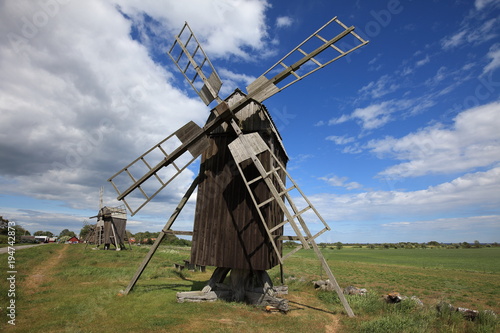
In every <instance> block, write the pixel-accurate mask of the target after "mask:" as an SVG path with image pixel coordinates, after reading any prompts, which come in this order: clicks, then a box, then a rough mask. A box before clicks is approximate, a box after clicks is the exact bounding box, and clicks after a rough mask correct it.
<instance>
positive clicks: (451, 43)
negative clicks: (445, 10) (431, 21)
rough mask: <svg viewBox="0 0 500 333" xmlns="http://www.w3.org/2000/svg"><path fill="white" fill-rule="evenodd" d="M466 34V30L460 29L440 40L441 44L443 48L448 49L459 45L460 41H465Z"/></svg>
mask: <svg viewBox="0 0 500 333" xmlns="http://www.w3.org/2000/svg"><path fill="white" fill-rule="evenodd" d="M466 34H467V31H466V30H462V31H459V32H457V33H455V34H454V35H452V36H451V37H447V38H443V39H442V40H441V46H442V47H443V48H444V49H449V48H452V47H456V46H458V45H460V44H462V43H464V42H465V37H466Z"/></svg>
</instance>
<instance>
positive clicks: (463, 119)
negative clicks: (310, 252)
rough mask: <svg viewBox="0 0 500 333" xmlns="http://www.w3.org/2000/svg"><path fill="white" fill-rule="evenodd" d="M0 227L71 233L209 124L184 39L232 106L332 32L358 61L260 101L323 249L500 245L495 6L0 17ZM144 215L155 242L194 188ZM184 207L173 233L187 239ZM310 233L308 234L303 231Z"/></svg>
mask: <svg viewBox="0 0 500 333" xmlns="http://www.w3.org/2000/svg"><path fill="white" fill-rule="evenodd" d="M0 6H1V10H0V43H1V47H0V91H1V97H0V161H1V162H0V215H2V216H4V217H5V218H7V219H9V220H14V221H16V222H17V223H19V224H20V225H22V226H23V227H25V228H26V229H28V230H30V231H31V232H34V231H37V230H50V231H52V232H54V233H59V232H60V231H61V230H63V229H66V228H68V229H70V230H73V231H75V232H78V231H79V230H80V229H81V227H82V225H83V223H84V221H87V220H88V217H89V216H93V215H95V212H96V210H97V207H98V195H99V188H100V187H101V186H104V187H105V198H104V201H105V204H108V205H111V206H114V205H118V204H119V203H118V202H117V201H116V199H115V198H116V195H115V192H114V190H113V189H112V187H111V186H110V185H109V183H107V181H106V180H107V179H108V178H109V177H110V176H112V175H113V174H114V173H115V172H117V171H119V170H120V169H121V168H122V167H123V166H125V165H126V164H128V163H129V162H131V161H132V160H134V159H135V158H136V157H137V156H139V155H140V154H141V153H143V152H144V151H146V150H147V149H149V148H150V147H152V146H153V145H154V144H156V143H157V142H159V141H160V140H162V139H163V138H164V137H166V136H167V135H169V134H171V133H172V132H174V131H175V130H176V129H177V128H179V127H181V126H182V125H184V124H185V123H186V122H188V121H190V120H193V121H195V122H196V123H198V124H199V125H203V124H204V122H205V120H206V118H207V117H208V114H209V108H207V107H206V106H205V105H204V104H203V103H202V102H201V101H200V100H199V98H198V96H197V95H196V94H195V93H193V92H192V91H191V88H190V87H189V86H188V85H187V83H186V82H185V81H184V79H183V77H182V76H181V75H180V74H178V73H177V71H176V68H175V67H174V66H173V64H172V63H171V60H170V59H169V58H168V56H167V55H166V54H165V51H166V50H167V49H168V48H169V46H170V45H171V43H172V41H173V38H172V37H173V36H174V35H175V34H176V33H177V32H178V31H179V30H180V28H181V27H182V25H183V23H184V21H188V22H189V23H190V25H191V27H192V29H193V30H194V32H195V33H196V35H197V37H198V39H199V40H200V42H201V43H202V45H203V46H204V49H205V51H206V52H207V54H208V56H209V57H210V59H211V60H212V62H213V64H214V66H215V68H216V69H217V71H218V73H219V75H220V76H221V78H222V80H223V82H224V84H223V87H222V90H221V96H222V97H225V96H227V95H228V94H230V93H231V92H232V91H233V90H234V89H235V88H240V89H243V90H244V88H245V87H246V86H247V85H248V84H249V83H251V82H252V81H253V80H254V79H255V78H257V77H258V76H259V75H261V74H262V73H263V72H265V71H266V70H267V69H268V68H269V67H270V66H271V65H273V64H274V63H275V62H276V61H277V60H278V59H279V58H281V57H282V56H283V55H285V54H286V53H288V51H290V50H291V49H292V48H293V47H295V46H296V45H297V44H298V43H300V42H301V41H302V40H303V39H304V38H306V37H307V36H309V35H310V34H311V33H312V32H314V31H315V30H317V29H318V28H319V27H320V26H322V25H323V24H324V23H325V22H326V21H328V20H329V19H330V18H332V17H333V16H338V18H339V19H340V20H341V21H342V22H344V23H345V24H346V25H348V26H350V25H354V26H355V27H356V32H357V33H358V34H360V35H361V36H362V37H364V38H366V39H368V40H370V43H369V44H368V45H367V46H364V47H362V48H361V49H360V50H359V51H357V52H355V53H353V54H351V55H349V56H348V57H346V58H344V59H341V60H339V61H337V62H334V63H333V64H331V65H329V66H328V67H326V68H324V69H322V70H320V71H318V72H317V73H314V74H313V75H311V76H309V77H307V78H306V79H304V80H302V81H300V82H298V83H296V84H294V85H292V86H291V87H289V88H287V89H285V90H284V91H283V92H281V93H279V94H277V95H275V96H273V97H271V98H270V99H268V100H266V101H265V103H264V104H265V105H266V106H267V108H268V110H269V111H270V112H271V114H272V116H273V118H274V120H275V122H276V125H277V127H278V129H279V131H280V133H281V135H282V137H283V141H284V143H285V146H286V149H287V152H288V154H289V156H290V158H291V159H290V162H289V164H288V170H289V172H290V173H291V175H292V177H293V178H294V179H295V181H296V182H297V183H298V184H299V186H300V187H301V188H302V190H303V191H304V192H305V193H306V195H307V196H308V198H309V199H310V200H311V201H312V202H313V204H314V205H315V206H316V208H317V209H318V211H319V212H320V213H321V215H322V216H323V217H324V218H325V220H326V221H327V222H328V223H329V225H330V226H331V227H332V229H333V230H332V231H331V232H329V233H326V234H324V235H322V236H321V238H320V241H328V242H336V241H341V242H400V241H413V242H427V241H431V240H437V241H441V242H462V241H468V242H472V241H474V240H479V241H481V242H495V241H497V242H498V241H500V131H499V130H498V129H499V128H500V101H499V91H500V70H499V68H500V39H499V34H500V29H499V26H500V24H499V23H500V22H499V20H500V19H499V16H500V15H499V14H500V2H499V1H494V0H493V1H492V0H476V1H451V0H450V1H410V0H406V1H405V0H400V1H394V0H390V1H367V0H358V1H355V2H352V3H346V2H333V1H305V0H304V1H301V0H292V1H264V0H248V1H243V0H231V1H230V0H227V1H202V0H186V1H163V2H159V1H138V0H137V1H134V0H123V1H86V2H77V1H56V0H52V1H45V2H44V1H42V2H31V1H9V2H2V3H1V4H0ZM196 168H197V165H196V164H195V165H193V166H192V167H191V168H190V169H188V170H186V172H184V173H183V174H182V175H180V176H179V178H178V179H177V180H176V181H175V182H174V183H173V184H172V185H171V186H169V187H167V188H166V189H165V190H164V191H163V192H162V194H161V195H160V196H159V197H157V198H155V200H154V201H152V202H150V203H149V204H148V205H147V206H146V207H145V208H143V210H141V212H140V213H138V214H137V215H135V216H133V217H129V222H128V229H129V230H131V231H132V232H138V231H145V230H149V231H159V230H160V229H161V228H162V226H163V225H164V224H165V222H166V220H167V218H168V216H169V215H170V214H171V212H172V210H173V207H175V205H176V204H177V202H178V200H179V198H180V196H181V195H182V194H183V193H184V192H185V190H186V189H187V187H188V186H189V184H190V182H191V181H192V179H193V178H194V177H195V175H196V173H197V169H196ZM194 205H195V197H194V198H193V199H192V200H191V201H190V202H189V203H188V205H187V206H186V208H185V211H183V213H182V214H181V216H180V217H179V220H178V221H177V222H176V224H175V229H180V230H191V228H192V220H193V211H194ZM310 223H311V228H312V229H313V230H315V229H317V228H319V226H318V225H317V223H316V221H315V220H314V219H312V220H311V221H310Z"/></svg>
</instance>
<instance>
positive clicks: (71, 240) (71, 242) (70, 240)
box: [66, 236, 80, 244]
mask: <svg viewBox="0 0 500 333" xmlns="http://www.w3.org/2000/svg"><path fill="white" fill-rule="evenodd" d="M66 243H68V244H78V243H80V240H79V239H78V237H76V236H73V237H71V238H70V239H68V240H67V241H66Z"/></svg>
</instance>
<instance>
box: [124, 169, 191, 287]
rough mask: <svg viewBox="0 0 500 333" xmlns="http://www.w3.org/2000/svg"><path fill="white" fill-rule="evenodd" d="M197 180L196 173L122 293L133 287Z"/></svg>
mask: <svg viewBox="0 0 500 333" xmlns="http://www.w3.org/2000/svg"><path fill="white" fill-rule="evenodd" d="M199 182H200V176H199V175H198V176H197V177H196V178H195V180H194V181H193V183H192V184H191V186H190V187H189V189H188V190H187V192H186V194H184V196H183V197H182V199H181V201H180V202H179V204H178V205H177V207H176V208H175V211H174V212H173V214H172V215H171V216H170V218H169V220H168V222H167V224H165V227H163V229H162V231H161V232H160V234H159V235H158V237H157V238H156V241H155V242H154V244H153V246H151V248H150V249H149V252H148V254H147V255H146V257H145V258H144V260H143V261H142V263H141V264H140V265H139V268H137V271H136V272H135V275H134V276H133V277H132V280H131V281H130V283H129V285H128V286H127V288H126V289H125V291H124V292H123V295H128V293H129V292H130V291H131V290H132V289H133V288H134V286H135V284H136V282H137V280H139V278H140V277H141V274H142V272H143V271H144V269H145V268H146V266H147V265H148V263H149V261H150V260H151V258H152V257H153V255H154V254H155V252H156V250H157V249H158V246H159V245H160V242H161V241H162V240H163V237H165V235H166V232H168V231H169V230H170V228H171V227H172V224H174V222H175V220H176V219H177V216H179V214H180V213H181V211H182V208H184V206H185V205H186V203H187V201H188V200H189V197H190V196H191V194H193V192H194V190H195V188H196V186H198V183H199Z"/></svg>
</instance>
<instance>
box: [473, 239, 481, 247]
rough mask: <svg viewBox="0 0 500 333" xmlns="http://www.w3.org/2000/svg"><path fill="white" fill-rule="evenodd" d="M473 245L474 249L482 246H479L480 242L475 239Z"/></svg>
mask: <svg viewBox="0 0 500 333" xmlns="http://www.w3.org/2000/svg"><path fill="white" fill-rule="evenodd" d="M474 247H475V248H476V249H479V248H481V247H482V246H481V243H479V241H478V240H475V241H474Z"/></svg>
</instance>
